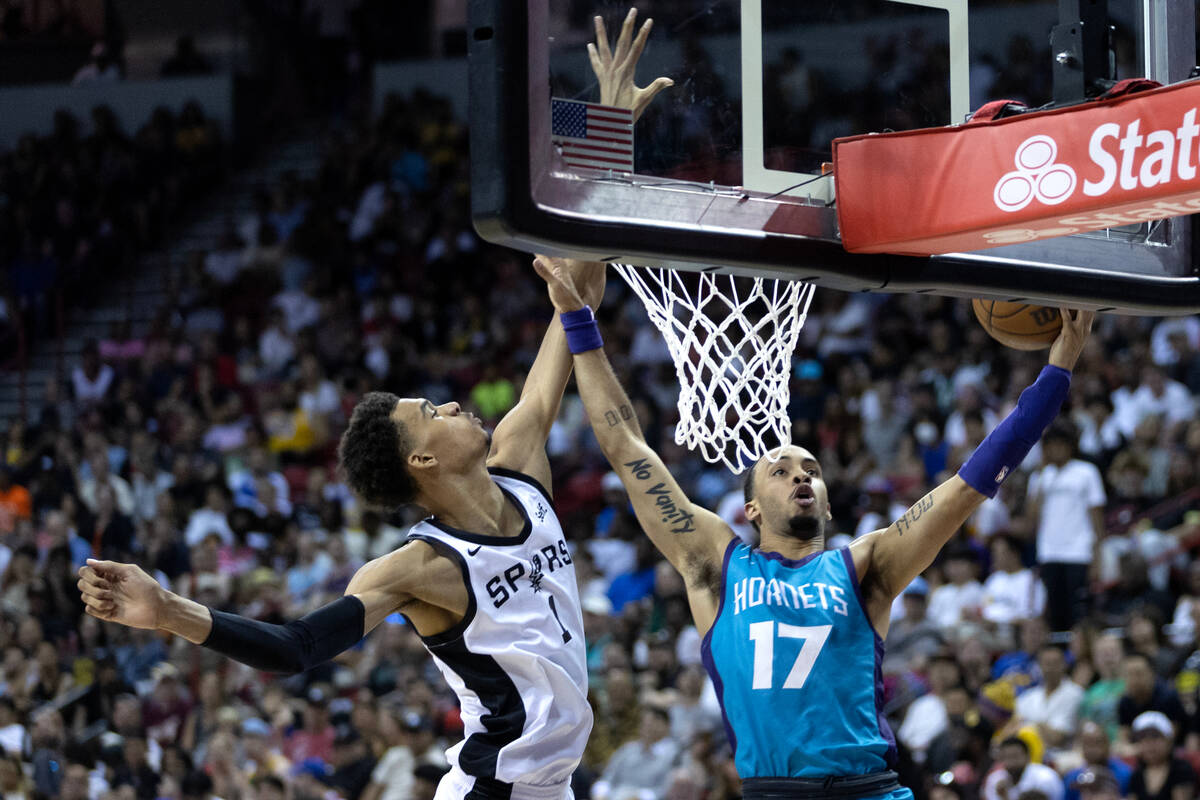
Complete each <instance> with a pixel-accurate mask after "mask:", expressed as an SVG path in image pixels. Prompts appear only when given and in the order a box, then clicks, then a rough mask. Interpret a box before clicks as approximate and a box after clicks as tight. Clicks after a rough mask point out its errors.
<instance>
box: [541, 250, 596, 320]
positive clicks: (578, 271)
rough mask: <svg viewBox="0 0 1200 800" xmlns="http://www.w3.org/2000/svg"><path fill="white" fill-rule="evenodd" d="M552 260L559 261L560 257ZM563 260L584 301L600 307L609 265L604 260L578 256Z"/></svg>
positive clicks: (594, 306) (593, 306)
mask: <svg viewBox="0 0 1200 800" xmlns="http://www.w3.org/2000/svg"><path fill="white" fill-rule="evenodd" d="M551 261H552V262H557V261H559V259H551ZM561 261H562V263H563V266H564V267H565V268H566V271H567V274H568V275H570V276H571V282H572V283H573V284H575V288H576V289H577V290H578V292H579V296H580V297H581V298H582V299H583V302H585V303H587V304H588V305H589V306H591V307H592V308H593V309H595V308H597V307H599V305H600V301H601V300H603V299H604V284H605V281H606V279H607V277H608V265H607V264H605V263H604V262H603V261H580V260H579V259H577V258H565V259H561Z"/></svg>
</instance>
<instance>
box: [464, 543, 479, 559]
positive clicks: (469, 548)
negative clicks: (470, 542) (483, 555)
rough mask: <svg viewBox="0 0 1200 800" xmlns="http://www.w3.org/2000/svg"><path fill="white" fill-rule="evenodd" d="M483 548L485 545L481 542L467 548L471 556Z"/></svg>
mask: <svg viewBox="0 0 1200 800" xmlns="http://www.w3.org/2000/svg"><path fill="white" fill-rule="evenodd" d="M482 549H483V545H481V544H477V545H475V546H474V547H468V548H467V555H469V556H473V555H475V554H476V553H478V552H479V551H480V550H482Z"/></svg>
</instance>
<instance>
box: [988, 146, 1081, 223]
mask: <svg viewBox="0 0 1200 800" xmlns="http://www.w3.org/2000/svg"><path fill="white" fill-rule="evenodd" d="M1057 157H1058V145H1057V144H1056V143H1055V141H1054V140H1053V139H1051V138H1050V137H1049V136H1040V135H1039V136H1030V137H1029V138H1028V139H1026V140H1025V141H1023V142H1021V146H1020V147H1018V148H1017V154H1016V156H1015V157H1014V158H1013V161H1014V162H1015V163H1016V167H1017V168H1016V169H1015V170H1013V171H1012V172H1009V173H1008V174H1006V175H1005V176H1004V177H1002V178H1001V179H1000V180H999V181H998V182H997V183H996V188H995V190H994V191H993V192H992V199H993V200H994V201H995V202H996V207H997V208H999V209H1000V210H1001V211H1020V210H1021V209H1022V208H1024V207H1025V206H1027V205H1029V204H1030V203H1031V202H1033V201H1034V200H1037V201H1038V202H1039V203H1043V204H1045V205H1048V206H1054V205H1058V204H1059V203H1061V202H1062V201H1064V200H1066V199H1067V198H1068V197H1070V196H1071V193H1072V192H1074V191H1075V170H1073V169H1071V167H1069V166H1067V165H1066V164H1056V163H1054V159H1055V158H1057Z"/></svg>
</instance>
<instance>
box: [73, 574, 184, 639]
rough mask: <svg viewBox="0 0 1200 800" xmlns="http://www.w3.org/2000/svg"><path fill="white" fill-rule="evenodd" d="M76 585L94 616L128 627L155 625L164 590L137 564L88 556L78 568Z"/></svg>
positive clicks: (149, 627) (151, 628) (153, 628)
mask: <svg viewBox="0 0 1200 800" xmlns="http://www.w3.org/2000/svg"><path fill="white" fill-rule="evenodd" d="M77 585H78V586H79V592H80V594H81V595H82V596H83V602H84V605H85V606H86V610H87V613H89V614H91V615H92V616H93V617H96V618H97V619H102V620H104V621H105V622H118V623H120V624H122V625H128V626H129V627H131V628H144V629H147V630H155V629H157V628H158V624H159V621H160V617H161V615H162V612H163V608H164V605H165V602H166V601H165V595H166V592H165V591H164V590H163V588H162V587H161V586H159V585H158V582H157V581H155V580H154V578H151V577H150V576H149V575H147V574H146V573H145V572H143V571H142V569H141V568H140V567H137V566H134V565H133V564H118V563H116V562H115V561H97V560H96V559H94V558H89V559H88V560H87V565H86V566H84V567H81V568H80V569H79V583H78V584H77Z"/></svg>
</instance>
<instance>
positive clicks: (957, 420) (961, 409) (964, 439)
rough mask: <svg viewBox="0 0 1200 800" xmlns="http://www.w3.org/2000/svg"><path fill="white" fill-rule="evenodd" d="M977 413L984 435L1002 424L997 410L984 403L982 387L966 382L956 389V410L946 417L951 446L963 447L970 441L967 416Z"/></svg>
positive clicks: (946, 434)
mask: <svg viewBox="0 0 1200 800" xmlns="http://www.w3.org/2000/svg"><path fill="white" fill-rule="evenodd" d="M976 414H977V415H978V416H979V418H980V419H981V420H982V422H983V435H984V436H987V435H988V434H989V433H991V432H992V429H993V428H995V427H996V426H997V425H999V424H1000V418H999V417H998V416H996V412H995V411H993V410H992V409H990V408H988V407H987V406H986V405H984V403H983V391H982V389H981V388H980V387H979V386H978V385H977V384H974V383H964V384H962V385H961V386H959V387H958V388H957V389H956V390H955V392H954V411H952V412H951V413H950V416H949V417H947V418H946V429H945V437H946V442H947V443H949V445H950V446H951V447H963V446H965V445H966V444H967V443H968V441H969V439H970V437H969V436H968V434H967V417H968V416H974V415H976Z"/></svg>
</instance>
